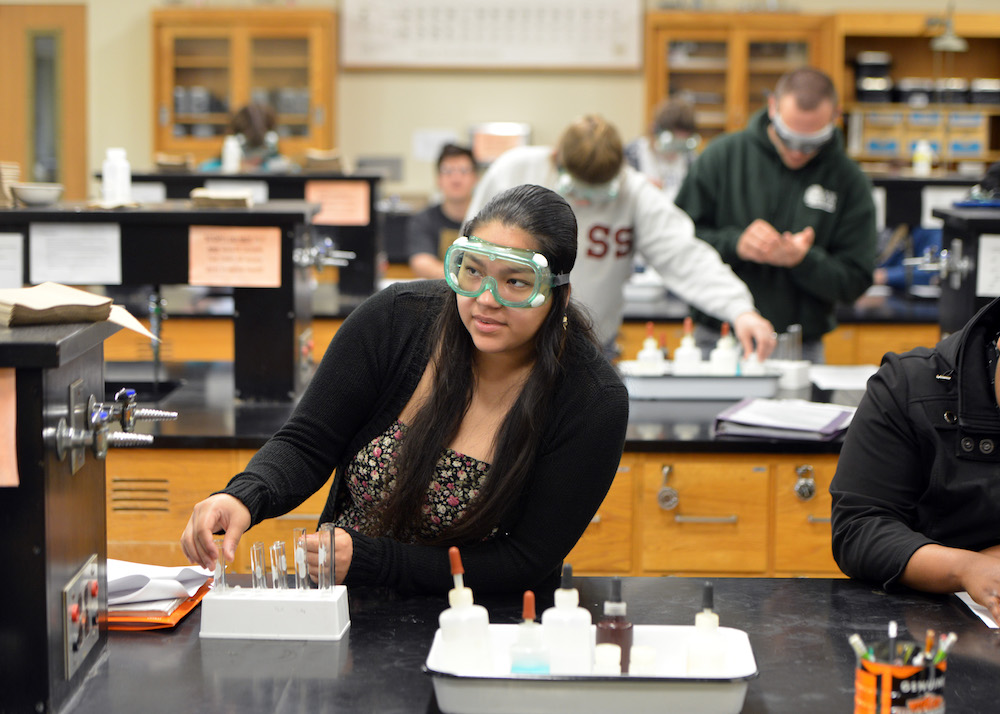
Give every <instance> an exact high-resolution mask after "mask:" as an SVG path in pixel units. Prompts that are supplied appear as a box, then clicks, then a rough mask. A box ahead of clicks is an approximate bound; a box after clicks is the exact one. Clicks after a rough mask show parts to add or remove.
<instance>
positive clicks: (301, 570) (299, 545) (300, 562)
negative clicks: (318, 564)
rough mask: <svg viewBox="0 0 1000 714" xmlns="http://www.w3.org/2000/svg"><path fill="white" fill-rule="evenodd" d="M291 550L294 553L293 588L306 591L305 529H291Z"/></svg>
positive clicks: (307, 575) (307, 578)
mask: <svg viewBox="0 0 1000 714" xmlns="http://www.w3.org/2000/svg"><path fill="white" fill-rule="evenodd" d="M292 548H293V551H294V553H295V587H297V588H299V589H300V590H308V589H309V588H310V587H311V585H310V584H309V562H308V561H307V560H306V529H305V528H293V529H292Z"/></svg>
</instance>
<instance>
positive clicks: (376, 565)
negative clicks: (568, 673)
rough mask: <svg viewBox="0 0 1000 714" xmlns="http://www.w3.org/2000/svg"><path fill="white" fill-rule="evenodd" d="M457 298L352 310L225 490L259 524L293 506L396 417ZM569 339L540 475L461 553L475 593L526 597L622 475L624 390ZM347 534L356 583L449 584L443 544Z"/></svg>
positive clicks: (393, 290)
mask: <svg viewBox="0 0 1000 714" xmlns="http://www.w3.org/2000/svg"><path fill="white" fill-rule="evenodd" d="M453 299H455V295H454V293H452V292H451V290H449V289H448V288H447V286H446V285H445V284H444V281H443V280H442V281H421V282H415V283H401V284H397V285H395V286H392V287H390V288H388V289H386V290H383V291H381V292H380V293H378V294H376V295H374V296H372V297H371V298H369V299H368V300H367V301H365V303H364V304H362V305H361V306H360V307H359V308H357V309H356V310H355V311H353V312H352V313H351V315H350V316H349V317H348V318H347V319H346V320H345V321H344V324H343V325H342V326H341V327H340V329H339V330H338V331H337V334H336V335H335V337H334V339H333V341H332V342H331V343H330V347H329V348H328V349H327V352H326V354H325V355H324V357H323V359H322V361H321V363H320V365H319V367H318V368H317V371H316V374H315V376H314V377H313V379H312V381H311V382H310V384H309V386H308V387H307V388H306V391H305V393H304V394H303V396H302V399H301V401H300V402H299V404H298V405H297V406H296V408H295V410H294V412H293V414H292V415H291V417H290V418H289V419H288V421H287V422H286V423H285V425H284V426H282V427H281V429H279V430H278V432H277V433H275V435H274V436H273V437H272V438H271V439H270V440H268V442H267V443H266V444H265V445H264V446H263V447H262V448H261V449H260V451H258V452H257V454H256V455H255V456H254V457H253V458H252V459H251V460H250V462H249V463H248V464H247V467H246V470H245V471H243V472H242V473H240V474H238V475H237V476H235V477H234V478H233V479H232V481H230V483H229V485H228V486H227V487H226V489H225V491H224V492H225V493H229V494H231V495H233V496H235V497H236V498H238V499H239V500H240V501H242V502H243V503H244V504H246V506H247V507H248V508H249V510H250V513H251V517H252V519H253V520H252V523H254V524H256V523H258V522H260V521H261V520H262V519H264V518H270V517H274V516H278V515H281V514H283V513H287V512H288V511H289V510H291V509H293V508H295V507H296V506H297V505H298V504H300V503H301V502H302V501H303V500H305V499H306V498H307V497H309V496H310V495H311V494H312V493H314V492H315V491H316V490H317V489H319V488H320V487H321V486H322V484H323V483H324V482H325V481H326V480H327V478H328V477H329V475H330V473H331V471H333V470H334V469H337V471H338V473H343V471H344V468H343V467H344V466H345V465H346V464H347V463H348V462H350V461H351V459H353V458H354V456H355V455H356V454H357V453H358V451H359V450H360V449H361V448H362V447H363V446H364V445H365V444H367V443H368V442H370V441H371V440H372V439H374V438H375V437H376V436H378V435H379V434H381V433H382V432H383V431H384V430H385V429H386V428H387V427H388V425H389V424H390V423H391V422H392V421H393V420H394V419H396V418H397V417H398V416H399V414H400V412H401V411H402V409H403V407H404V406H405V405H406V403H407V402H408V401H409V399H410V396H411V395H412V394H413V391H414V390H415V389H416V386H417V383H418V382H419V380H420V377H421V375H422V374H423V372H424V369H425V367H426V365H427V361H428V359H429V354H430V344H429V341H430V331H431V326H432V324H433V321H434V319H435V317H436V316H437V314H438V312H439V311H440V308H441V305H442V301H443V300H453ZM567 337H568V339H567V347H566V351H565V353H564V364H565V374H564V377H563V378H562V379H561V380H560V383H559V385H558V388H557V391H556V393H555V394H554V395H553V400H552V404H553V411H552V415H551V419H550V421H549V423H548V424H547V425H546V427H545V432H544V434H543V435H542V441H541V450H540V452H539V456H538V460H537V463H536V467H535V472H534V474H533V476H532V477H531V479H530V481H529V483H528V485H527V486H526V488H525V491H524V493H523V495H522V497H521V498H520V499H519V501H518V502H517V507H516V508H513V509H510V512H508V513H506V514H504V516H503V518H502V520H501V523H500V533H499V535H498V536H497V537H495V538H492V539H490V540H488V541H485V542H483V543H480V544H476V545H474V546H465V547H463V549H462V560H463V564H464V566H465V570H466V576H465V578H466V580H465V581H466V584H467V585H469V587H472V588H473V589H474V590H477V591H479V592H484V593H485V592H496V591H508V592H520V591H522V590H524V589H526V588H531V587H535V586H537V585H538V584H540V583H542V582H545V581H547V580H548V579H550V578H551V576H552V575H553V573H555V572H556V571H557V570H558V569H559V567H560V565H561V562H562V559H563V558H564V557H565V556H566V554H567V553H569V551H570V550H571V549H572V548H573V546H574V545H575V544H576V542H577V540H578V539H579V537H580V536H581V535H582V533H583V531H584V529H586V527H587V525H588V523H589V522H590V520H591V518H592V517H593V515H594V513H595V512H596V511H597V509H598V507H599V506H600V505H601V502H602V501H603V500H604V496H605V495H606V494H607V491H608V489H609V488H610V486H611V482H612V480H613V479H614V475H615V472H616V470H617V467H618V462H619V460H620V457H621V452H622V447H623V445H624V441H625V429H626V425H627V421H628V394H627V392H626V390H625V388H624V386H623V385H622V383H621V380H620V379H619V378H618V376H617V374H616V373H615V371H614V369H613V368H612V367H611V365H610V364H609V363H608V362H607V361H606V360H605V359H604V357H603V356H601V354H600V353H599V352H598V350H597V349H596V348H595V347H593V345H591V343H590V342H588V341H587V340H585V339H583V338H582V337H579V336H577V335H574V334H573V331H572V325H571V326H570V332H569V334H568V336H567ZM340 481H341V480H340V479H335V480H334V486H333V488H332V489H331V493H330V494H329V496H328V498H327V503H326V507H325V508H324V511H323V515H322V517H321V522H322V521H329V520H332V514H333V507H334V503H335V500H336V493H335V492H336V491H337V490H338V488H340ZM351 536H352V539H353V545H354V555H353V560H352V562H351V566H350V569H349V570H348V573H347V578H346V581H345V582H346V584H347V585H349V586H350V585H387V586H390V587H393V588H396V589H398V590H400V591H402V592H435V593H444V592H446V591H447V590H448V589H449V588H450V587H451V586H452V578H451V574H450V569H449V561H448V555H447V548H446V547H443V546H442V547H438V546H424V545H410V544H404V543H401V542H399V541H396V540H393V539H391V538H387V537H375V538H373V537H368V536H364V535H361V534H359V533H357V532H354V531H351Z"/></svg>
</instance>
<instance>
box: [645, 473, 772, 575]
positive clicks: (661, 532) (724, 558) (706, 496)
mask: <svg viewBox="0 0 1000 714" xmlns="http://www.w3.org/2000/svg"><path fill="white" fill-rule="evenodd" d="M769 477H770V467H769V465H768V461H767V460H766V459H761V458H756V457H755V456H754V455H746V454H745V455H739V456H732V457H728V456H723V455H704V456H703V455H695V454H691V455H688V454H683V455H679V454H655V455H648V456H646V457H645V463H644V467H643V474H642V488H641V491H640V494H639V507H638V510H637V512H636V519H637V523H638V528H639V529H640V531H641V538H640V541H641V553H642V556H641V557H642V567H641V571H642V573H643V574H647V575H652V574H681V573H684V574H701V573H731V574H764V573H765V572H766V571H767V569H768V552H767V550H768V549H767V544H768V488H769Z"/></svg>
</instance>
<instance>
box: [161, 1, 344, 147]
mask: <svg viewBox="0 0 1000 714" xmlns="http://www.w3.org/2000/svg"><path fill="white" fill-rule="evenodd" d="M153 34H154V46H155V48H156V56H155V70H154V71H155V75H156V81H155V89H154V93H155V107H154V110H155V115H154V116H155V125H156V127H155V132H154V135H155V142H154V144H155V150H156V151H157V152H163V153H167V154H175V155H186V154H190V155H191V156H192V157H193V158H194V159H195V160H198V161H200V160H203V159H207V158H210V157H213V156H218V155H219V153H220V151H221V148H222V140H223V137H224V136H225V135H226V134H227V132H228V127H229V121H230V117H231V116H232V115H233V114H234V113H235V112H236V111H238V110H239V109H240V108H241V107H243V106H244V105H246V104H249V103H251V102H254V103H259V104H266V105H268V106H270V107H271V108H272V109H273V111H274V113H275V115H276V118H277V127H276V130H277V133H278V136H279V139H280V149H281V152H282V153H283V154H286V155H288V156H290V157H292V158H295V157H298V156H301V155H303V154H304V153H305V151H306V149H310V148H313V149H330V148H332V147H333V137H334V131H333V116H334V112H333V104H332V103H333V82H334V74H335V56H336V52H335V46H334V41H335V39H334V38H335V15H334V13H333V12H331V11H325V10H298V9H294V10H285V9H275V8H262V9H256V10H238V9H231V10H224V11H223V10H212V9H199V10H192V9H168V10H157V11H154V13H153Z"/></svg>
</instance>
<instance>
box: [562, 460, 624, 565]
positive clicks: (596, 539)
mask: <svg viewBox="0 0 1000 714" xmlns="http://www.w3.org/2000/svg"><path fill="white" fill-rule="evenodd" d="M641 459H642V457H641V456H640V455H638V454H622V460H621V463H620V464H619V465H618V473H617V474H616V475H615V480H614V483H612V484H611V489H610V490H609V491H608V495H607V496H606V497H605V499H604V503H602V504H601V507H600V508H599V509H598V511H597V513H596V514H594V518H593V519H592V520H591V522H590V526H588V528H587V530H586V531H585V532H584V534H583V536H582V537H581V538H580V540H579V541H578V542H577V544H576V547H574V548H573V550H572V551H570V554H569V555H568V556H566V562H567V563H571V564H572V565H573V571H574V572H579V573H587V574H588V575H614V574H618V573H630V572H632V570H633V553H632V551H633V543H632V540H633V539H632V523H633V521H634V516H633V512H634V501H635V495H634V493H635V483H636V479H637V478H638V477H637V475H636V474H637V472H638V470H639V468H640V467H641Z"/></svg>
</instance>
